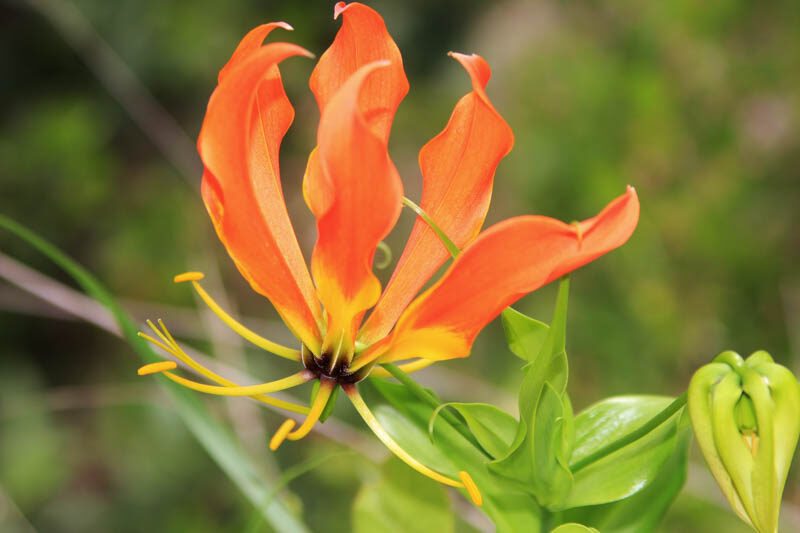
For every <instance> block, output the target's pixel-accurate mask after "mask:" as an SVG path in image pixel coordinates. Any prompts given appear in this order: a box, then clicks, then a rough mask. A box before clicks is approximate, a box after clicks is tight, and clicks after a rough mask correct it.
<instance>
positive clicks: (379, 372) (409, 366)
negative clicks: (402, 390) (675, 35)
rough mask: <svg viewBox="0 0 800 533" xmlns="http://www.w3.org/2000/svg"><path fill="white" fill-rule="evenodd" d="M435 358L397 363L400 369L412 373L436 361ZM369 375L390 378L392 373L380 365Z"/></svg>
mask: <svg viewBox="0 0 800 533" xmlns="http://www.w3.org/2000/svg"><path fill="white" fill-rule="evenodd" d="M435 362H436V361H434V360H433V359H417V360H416V361H411V362H410V363H403V364H402V365H397V366H398V368H400V370H402V371H403V372H405V373H406V374H411V373H412V372H416V371H417V370H422V369H423V368H427V367H429V366H430V365H432V364H433V363H435ZM369 377H371V378H390V377H392V375H391V374H390V373H389V372H388V371H387V370H386V369H385V368H382V367H379V366H376V367H375V368H373V369H372V370H371V371H370V373H369Z"/></svg>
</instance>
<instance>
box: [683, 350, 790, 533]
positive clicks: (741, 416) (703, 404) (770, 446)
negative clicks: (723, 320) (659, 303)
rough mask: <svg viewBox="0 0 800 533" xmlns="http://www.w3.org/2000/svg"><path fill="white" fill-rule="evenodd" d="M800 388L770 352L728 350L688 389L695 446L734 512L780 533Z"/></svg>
mask: <svg viewBox="0 0 800 533" xmlns="http://www.w3.org/2000/svg"><path fill="white" fill-rule="evenodd" d="M798 412H800V385H799V384H798V382H797V379H796V378H795V377H794V375H793V374H792V373H791V372H790V371H789V370H788V369H787V368H785V367H783V366H781V365H778V364H776V363H775V362H774V361H773V360H772V357H770V355H769V354H768V353H767V352H764V351H759V352H756V353H754V354H752V355H751V356H750V357H748V358H747V360H742V358H741V356H739V354H737V353H735V352H730V351H729V352H723V353H721V354H720V355H718V356H717V357H716V358H715V359H714V362H713V363H711V364H708V365H706V366H704V367H702V368H701V369H699V370H698V371H697V372H696V373H695V375H694V377H693V378H692V382H691V384H690V385H689V414H690V416H691V419H692V426H693V427H694V432H695V436H696V437H697V442H698V444H699V445H700V449H701V450H702V451H703V455H704V456H705V459H706V462H707V463H708V466H709V468H710V469H711V472H712V474H714V477H715V478H716V480H717V483H718V484H719V486H720V488H721V489H722V492H723V493H724V494H725V497H726V498H727V499H728V501H729V502H730V504H731V506H732V507H733V509H734V510H735V511H736V513H737V514H738V515H739V516H740V517H741V518H742V520H744V521H745V522H747V523H748V524H750V525H751V526H752V527H753V528H754V529H755V530H756V531H758V532H759V533H776V532H777V530H778V512H779V510H780V503H781V496H782V495H783V486H784V483H785V482H786V475H787V474H788V472H789V466H790V464H791V460H792V456H793V455H794V450H795V447H796V446H797V439H798V435H800V417H798Z"/></svg>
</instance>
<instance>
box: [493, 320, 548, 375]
mask: <svg viewBox="0 0 800 533" xmlns="http://www.w3.org/2000/svg"><path fill="white" fill-rule="evenodd" d="M501 318H502V320H503V331H505V333H506V341H508V347H509V348H510V349H511V352H512V353H513V354H514V355H516V356H517V357H519V358H520V359H523V360H525V361H528V362H533V360H534V359H536V356H537V355H539V352H540V351H541V350H542V346H543V345H544V342H545V340H546V339H547V332H548V331H549V330H550V326H548V325H547V324H545V323H544V322H540V321H538V320H536V319H534V318H531V317H529V316H528V315H524V314H522V313H520V312H519V311H517V310H516V309H514V308H512V307H507V308H506V309H505V310H504V311H503V314H502V315H501Z"/></svg>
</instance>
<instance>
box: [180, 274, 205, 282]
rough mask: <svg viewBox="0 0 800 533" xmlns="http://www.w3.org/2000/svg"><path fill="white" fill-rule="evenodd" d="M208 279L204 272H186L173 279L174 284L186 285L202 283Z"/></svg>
mask: <svg viewBox="0 0 800 533" xmlns="http://www.w3.org/2000/svg"><path fill="white" fill-rule="evenodd" d="M204 277H206V275H205V274H203V273H202V272H184V273H183V274H178V275H177V276H175V277H174V278H172V281H173V283H184V282H186V281H200V280H201V279H203V278H204Z"/></svg>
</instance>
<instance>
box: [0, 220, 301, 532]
mask: <svg viewBox="0 0 800 533" xmlns="http://www.w3.org/2000/svg"><path fill="white" fill-rule="evenodd" d="M0 227H2V228H5V229H7V230H8V231H10V232H12V233H14V234H15V235H17V236H18V237H20V238H21V239H23V240H24V241H25V242H27V243H28V244H30V245H31V246H33V247H34V248H36V249H37V250H39V251H40V252H42V253H43V254H44V255H45V256H47V257H48V258H49V259H50V260H51V261H53V262H54V263H55V264H57V265H58V266H59V267H61V268H62V269H64V271H65V272H67V273H68V274H69V275H70V276H71V277H72V278H73V279H74V280H75V281H76V282H77V283H78V285H80V286H81V288H82V289H83V291H84V292H86V294H88V295H89V296H91V297H92V298H94V299H95V300H97V301H98V302H99V303H100V304H102V305H103V306H105V307H106V308H108V310H109V311H110V312H111V313H112V314H113V315H114V318H115V319H116V321H117V323H118V324H119V327H120V330H121V331H122V333H123V336H124V337H125V340H126V341H127V342H128V343H129V344H130V345H131V347H133V349H134V350H135V351H136V353H137V354H138V355H139V357H140V358H141V360H142V361H143V362H144V363H152V362H156V361H160V360H161V358H160V357H158V356H157V355H156V354H155V353H153V351H152V350H151V349H150V347H149V346H148V344H147V343H146V342H145V341H144V340H142V339H141V338H139V337H138V336H137V331H138V330H137V328H136V325H135V324H134V322H133V320H132V319H131V318H130V317H129V316H128V315H127V313H125V311H124V310H123V309H122V308H121V307H120V306H119V305H118V304H117V303H116V301H115V299H114V297H113V296H112V295H111V293H110V292H109V291H108V290H106V288H105V287H103V285H102V284H101V283H100V282H99V281H98V280H97V279H96V278H95V277H94V276H92V275H91V274H90V273H89V272H88V271H87V270H86V269H84V268H83V267H82V266H80V265H79V264H78V263H76V262H75V261H73V260H72V259H71V258H70V257H68V256H67V255H66V254H64V253H63V252H62V251H61V250H59V249H58V248H56V247H55V246H54V245H52V244H50V243H49V242H47V241H46V240H44V239H43V238H41V237H39V236H38V235H36V234H35V233H33V232H32V231H30V230H28V229H27V228H25V227H24V226H22V225H21V224H19V223H17V222H15V221H13V220H11V219H9V218H7V217H5V216H3V215H0ZM156 378H157V379H159V381H160V382H161V383H162V385H163V386H164V387H165V388H166V389H167V390H168V391H169V393H170V397H171V398H172V401H173V402H174V404H175V407H176V410H177V411H178V414H179V415H180V417H181V418H182V419H183V421H184V423H185V424H186V426H187V427H188V428H189V431H191V432H192V434H193V435H194V437H195V438H196V439H197V441H198V442H199V443H200V444H201V445H202V446H203V447H204V448H205V449H206V451H207V452H208V454H209V455H210V456H211V457H212V458H213V459H214V461H216V463H217V464H218V465H219V466H220V468H221V469H222V470H223V471H224V472H225V473H226V474H227V475H228V477H229V478H230V479H231V481H233V483H234V484H235V485H236V486H237V487H238V488H239V490H241V491H242V492H243V493H244V495H245V496H246V497H247V499H249V500H250V502H251V503H252V504H253V505H254V506H255V507H256V508H257V509H259V510H260V511H261V512H262V514H263V515H264V518H265V519H266V520H267V522H268V523H269V524H270V525H271V526H272V527H273V528H275V529H276V530H277V531H307V529H306V527H305V525H304V524H303V523H302V522H301V521H300V520H299V519H298V518H297V517H295V516H294V515H293V514H291V513H290V512H289V510H288V509H287V508H286V507H285V506H284V505H283V503H282V502H280V501H279V500H276V499H271V498H268V496H269V489H270V485H269V483H268V482H267V481H266V480H265V479H263V478H261V477H259V476H258V475H257V474H256V472H257V469H256V468H255V466H254V465H253V464H252V462H251V461H250V459H248V458H247V456H246V455H245V454H244V452H243V451H242V450H241V449H240V448H239V446H238V444H237V443H236V441H235V440H234V438H233V437H232V436H231V434H230V432H229V431H228V429H227V428H225V427H224V426H223V425H222V424H221V423H219V422H218V421H217V420H216V419H215V418H214V417H213V416H212V415H211V413H210V412H209V411H208V409H206V407H205V405H204V404H203V402H202V401H201V400H200V398H199V397H198V395H197V394H194V393H193V392H191V391H189V390H187V389H185V388H183V387H180V386H178V385H175V384H174V383H172V382H171V381H169V380H167V379H166V378H162V377H160V376H156ZM268 500H271V501H268Z"/></svg>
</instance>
